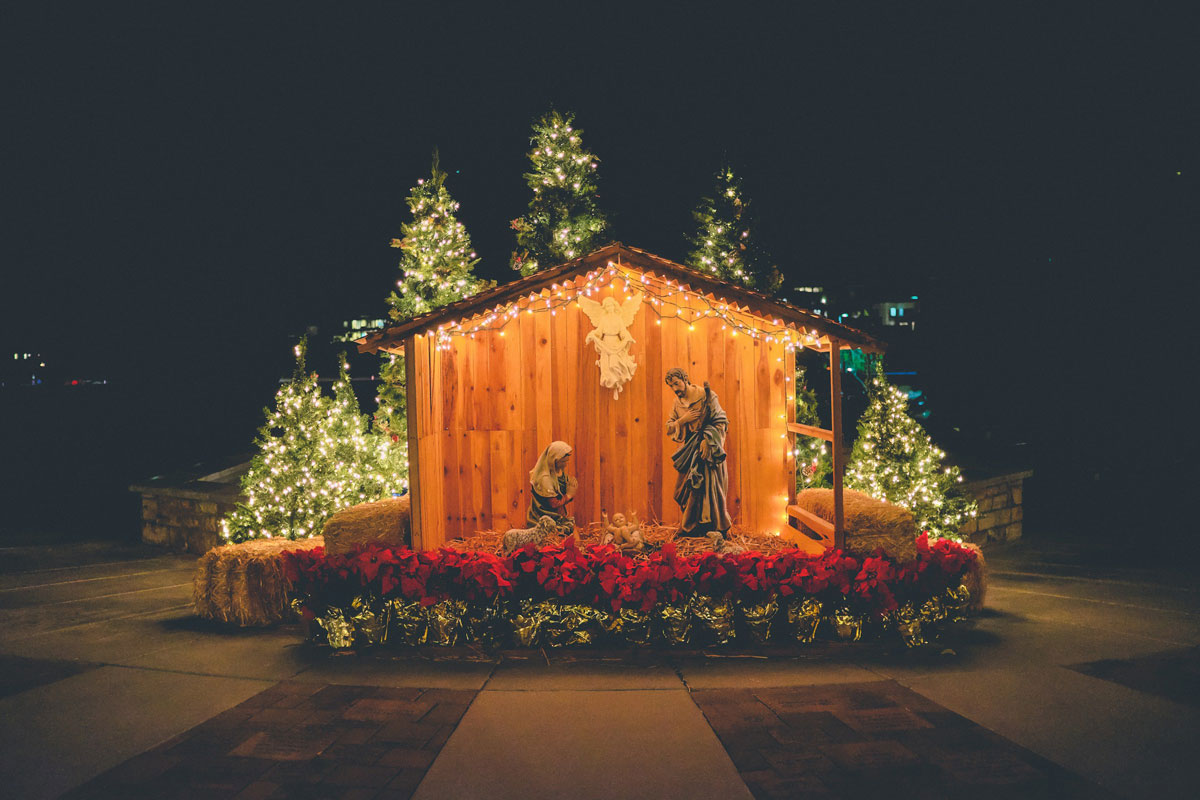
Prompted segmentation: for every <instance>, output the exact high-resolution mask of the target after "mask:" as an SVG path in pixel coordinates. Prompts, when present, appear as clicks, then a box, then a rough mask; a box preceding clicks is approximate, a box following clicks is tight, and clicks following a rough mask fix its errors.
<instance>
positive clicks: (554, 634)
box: [542, 603, 604, 647]
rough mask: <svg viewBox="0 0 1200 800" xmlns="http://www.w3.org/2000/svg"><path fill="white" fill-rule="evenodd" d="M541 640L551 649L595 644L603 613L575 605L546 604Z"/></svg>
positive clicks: (589, 607)
mask: <svg viewBox="0 0 1200 800" xmlns="http://www.w3.org/2000/svg"><path fill="white" fill-rule="evenodd" d="M544 605H546V606H549V608H547V609H546V612H545V613H546V617H545V622H543V624H542V638H543V640H544V641H545V643H546V644H548V645H550V646H551V647H578V646H580V645H589V644H595V643H596V640H597V638H599V635H600V630H601V622H602V620H603V617H604V612H603V611H600V610H599V609H596V608H592V607H591V606H585V605H580V604H577V603H562V604H559V603H546V604H544Z"/></svg>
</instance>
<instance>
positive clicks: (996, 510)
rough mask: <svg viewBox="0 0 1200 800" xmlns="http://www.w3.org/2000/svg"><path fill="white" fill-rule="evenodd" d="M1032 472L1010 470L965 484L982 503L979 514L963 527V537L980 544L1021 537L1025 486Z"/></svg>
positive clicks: (971, 494)
mask: <svg viewBox="0 0 1200 800" xmlns="http://www.w3.org/2000/svg"><path fill="white" fill-rule="evenodd" d="M1032 475H1033V472H1032V471H1031V470H1027V471H1024V472H1011V473H1008V474H1007V475H997V476H996V477H994V478H987V479H985V480H979V481H971V482H970V483H965V484H963V487H962V488H963V491H965V492H966V493H967V494H968V495H969V496H971V497H974V498H975V500H976V502H978V503H979V512H978V515H977V516H976V517H975V519H973V520H969V521H968V522H967V524H966V525H964V526H963V528H962V531H961V533H962V535H963V538H965V539H967V540H968V541H970V542H972V543H974V544H977V545H980V546H981V547H982V546H984V545H986V544H988V543H989V542H1011V541H1013V540H1015V539H1019V538H1021V521H1022V519H1023V518H1024V515H1023V514H1022V512H1021V500H1022V488H1023V484H1024V482H1025V479H1026V478H1028V477H1031V476H1032Z"/></svg>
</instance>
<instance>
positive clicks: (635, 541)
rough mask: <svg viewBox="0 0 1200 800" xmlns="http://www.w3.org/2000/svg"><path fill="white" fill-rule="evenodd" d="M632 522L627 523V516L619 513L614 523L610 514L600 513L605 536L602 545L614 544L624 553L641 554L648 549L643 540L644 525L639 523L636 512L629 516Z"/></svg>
mask: <svg viewBox="0 0 1200 800" xmlns="http://www.w3.org/2000/svg"><path fill="white" fill-rule="evenodd" d="M629 516H630V517H631V518H632V520H631V521H629V522H626V520H625V515H624V514H622V513H620V512H619V511H618V512H617V513H616V514H613V516H612V522H609V520H608V512H607V511H602V512H600V520H601V523H600V524H601V525H602V526H603V527H604V536H603V537H602V538H601V540H600V543H601V544H612V545H613V546H615V547H616V548H617V549H618V550H620V551H621V552H622V553H625V554H629V553H640V552H642V550H644V549H646V540H645V539H643V538H642V523H640V522H638V518H637V512H636V511H634V512H633V513H632V514H630V515H629Z"/></svg>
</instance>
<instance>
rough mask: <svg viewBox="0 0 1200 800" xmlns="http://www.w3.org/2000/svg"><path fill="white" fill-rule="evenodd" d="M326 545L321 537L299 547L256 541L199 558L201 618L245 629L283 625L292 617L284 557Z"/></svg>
mask: <svg viewBox="0 0 1200 800" xmlns="http://www.w3.org/2000/svg"><path fill="white" fill-rule="evenodd" d="M322 544H324V542H323V540H322V539H321V537H320V536H316V537H314V538H312V539H302V540H300V541H296V542H293V541H288V540H287V539H256V540H252V541H249V542H242V543H241V544H227V545H224V546H223V547H214V548H213V549H212V550H209V551H208V552H207V553H205V554H204V555H203V556H201V557H200V561H199V562H198V564H197V565H196V574H195V576H194V577H193V578H192V603H193V605H194V607H195V610H196V615H197V616H200V617H203V618H205V619H213V620H218V621H220V622H229V623H233V624H235V625H241V626H242V627H259V626H264V625H274V624H276V623H278V622H283V621H284V620H286V619H288V618H289V617H290V616H291V614H292V611H291V607H290V606H289V605H288V585H287V579H286V578H285V577H284V575H283V566H282V564H281V559H280V558H279V556H280V554H281V553H284V552H286V551H289V550H309V549H312V548H314V547H319V546H321V545H322Z"/></svg>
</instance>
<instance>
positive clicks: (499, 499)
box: [487, 337, 525, 531]
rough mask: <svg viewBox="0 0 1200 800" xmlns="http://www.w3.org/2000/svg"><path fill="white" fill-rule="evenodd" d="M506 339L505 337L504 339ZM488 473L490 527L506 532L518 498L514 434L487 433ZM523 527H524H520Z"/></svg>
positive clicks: (511, 432) (501, 432)
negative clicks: (513, 458) (514, 472)
mask: <svg viewBox="0 0 1200 800" xmlns="http://www.w3.org/2000/svg"><path fill="white" fill-rule="evenodd" d="M505 338H507V337H505ZM487 436H488V471H489V473H490V476H491V480H490V482H489V485H488V487H487V488H488V490H489V494H490V498H489V500H490V503H489V505H490V508H491V511H492V520H491V521H492V527H493V528H495V529H496V530H499V531H505V530H508V529H509V528H511V527H514V526H513V525H512V522H511V520H512V517H513V511H514V509H513V504H514V503H515V502H516V500H517V497H518V496H519V495H518V493H517V492H514V491H513V490H512V489H513V486H512V484H513V481H512V475H511V473H512V472H513V467H514V465H513V464H512V453H513V438H514V436H515V434H514V432H513V431H511V430H506V431H490V432H489V433H488V435H487ZM520 527H525V526H523V525H522V526H520Z"/></svg>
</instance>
